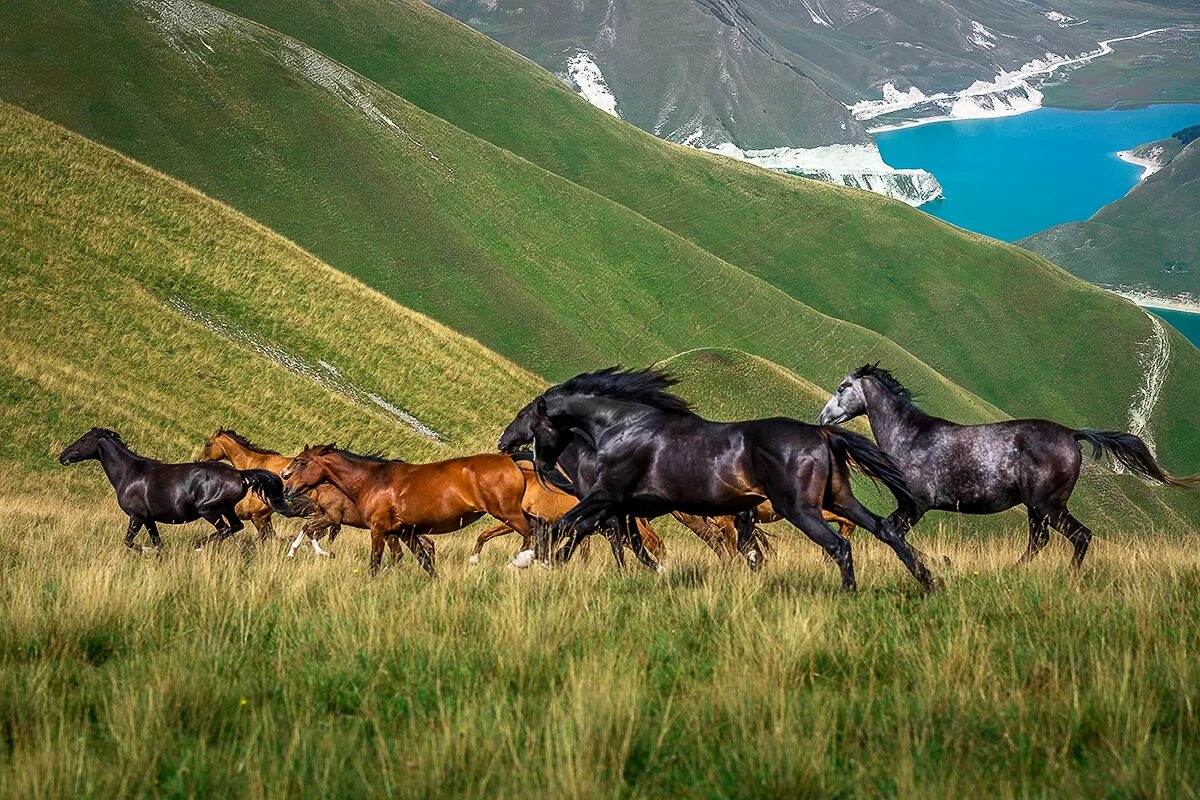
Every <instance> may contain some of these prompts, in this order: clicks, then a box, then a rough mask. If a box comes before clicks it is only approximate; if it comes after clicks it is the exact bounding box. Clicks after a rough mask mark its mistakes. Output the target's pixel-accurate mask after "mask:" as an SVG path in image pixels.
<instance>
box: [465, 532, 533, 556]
mask: <svg viewBox="0 0 1200 800" xmlns="http://www.w3.org/2000/svg"><path fill="white" fill-rule="evenodd" d="M512 532H513V529H512V528H510V527H509V526H508V524H507V523H504V522H498V523H496V524H495V525H493V526H492V527H490V528H488V529H487V530H486V531H484V532H483V533H481V534H479V536H477V537H476V538H475V549H474V550H472V551H471V556H470V558H468V559H467V563H468V564H470V565H471V566H472V567H474V566H476V565H477V564H479V554H480V553H482V552H483V546H484V545H485V544H487V543H488V542H490V541H491V540H492V539H496V538H499V537H501V536H507V535H508V534H510V533H512ZM526 543H528V540H527V542H526ZM522 549H526V548H525V547H522Z"/></svg>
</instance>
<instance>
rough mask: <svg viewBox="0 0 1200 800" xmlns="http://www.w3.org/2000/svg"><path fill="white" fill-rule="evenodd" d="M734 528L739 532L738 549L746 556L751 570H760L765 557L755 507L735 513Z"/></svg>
mask: <svg viewBox="0 0 1200 800" xmlns="http://www.w3.org/2000/svg"><path fill="white" fill-rule="evenodd" d="M733 528H734V530H735V531H736V532H737V551H738V552H739V553H741V554H743V555H744V556H745V557H746V563H747V564H748V565H749V566H750V571H751V572H758V571H759V570H760V569H761V568H762V565H763V558H762V550H761V548H760V547H759V542H758V536H757V535H756V533H755V516H754V509H750V510H748V511H741V512H739V513H737V514H735V515H734V517H733Z"/></svg>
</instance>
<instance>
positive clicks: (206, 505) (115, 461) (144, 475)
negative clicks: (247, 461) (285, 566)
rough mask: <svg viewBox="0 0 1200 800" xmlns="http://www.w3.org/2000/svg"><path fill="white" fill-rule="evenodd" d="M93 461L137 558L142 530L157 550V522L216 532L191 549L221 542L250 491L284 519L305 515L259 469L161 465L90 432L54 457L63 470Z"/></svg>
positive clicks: (236, 526) (301, 505)
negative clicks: (198, 523) (201, 525)
mask: <svg viewBox="0 0 1200 800" xmlns="http://www.w3.org/2000/svg"><path fill="white" fill-rule="evenodd" d="M87 460H96V461H99V462H100V466H101V467H102V468H103V469H104V474H105V475H106V476H107V477H108V482H109V483H111V484H112V487H113V489H115V490H116V492H117V505H119V506H120V507H121V510H122V511H124V512H125V513H126V514H128V515H129V528H128V530H127V531H126V532H125V546H126V547H128V548H129V549H130V550H134V551H136V552H139V553H144V552H147V550H146V548H145V547H143V546H141V545H139V544H136V543H135V542H134V539H135V538H136V537H137V534H138V531H139V530H141V529H142V528H145V529H146V532H147V533H148V534H149V535H150V544H151V545H152V546H153V548H154V550H153V552H156V553H157V552H158V551H160V550H161V549H162V537H160V536H159V533H158V523H160V522H161V523H164V524H170V525H177V524H180V523H184V522H194V521H195V520H198V519H203V520H206V521H207V522H209V523H211V524H212V526H213V527H214V528H215V529H216V530H214V531H213V532H212V533H211V534H209V535H207V536H201V537H200V538H199V539H197V540H196V542H195V545H196V549H197V550H201V549H203V547H204V545H206V544H207V543H208V542H210V541H212V540H213V539H216V540H217V541H218V542H222V541H224V540H225V539H228V538H229V537H230V536H232V535H233V534H235V533H237V532H238V531H240V530H241V529H242V527H243V526H242V521H241V520H240V519H238V515H237V511H236V506H237V504H238V503H239V502H241V500H242V499H243V498H244V497H245V496H246V494H247V493H248V492H251V491H252V492H254V493H255V494H256V495H258V496H259V497H260V498H261V499H262V500H263V502H265V503H267V504H269V505H270V507H271V508H272V510H274V511H275V512H277V513H279V514H283V515H284V516H287V517H296V516H300V515H302V514H304V513H308V512H309V511H310V509H308V507H307V503H306V502H305V501H303V500H302V499H299V498H289V497H287V496H286V495H285V493H284V487H283V481H282V480H280V478H279V476H278V475H276V474H275V473H273V472H269V471H267V470H263V469H247V470H239V469H236V468H234V467H232V466H229V465H227V464H218V463H214V462H206V463H192V464H166V463H163V462H162V461H158V460H157V459H153V458H148V457H146V456H142V455H138V454H137V453H135V452H133V450H131V449H129V446H128V445H126V444H125V442H123V441H122V440H121V437H120V435H119V434H117V432H116V431H111V430H108V429H106V428H92V429H91V430H90V431H88V432H87V433H85V434H84V435H83V436H81V437H79V438H78V439H76V440H75V441H74V442H72V443H71V444H69V445H68V446H67V447H66V449H64V450H63V451H62V454H61V455H59V457H58V461H59V463H60V464H62V465H63V466H66V465H68V464H74V463H76V462H78V461H87Z"/></svg>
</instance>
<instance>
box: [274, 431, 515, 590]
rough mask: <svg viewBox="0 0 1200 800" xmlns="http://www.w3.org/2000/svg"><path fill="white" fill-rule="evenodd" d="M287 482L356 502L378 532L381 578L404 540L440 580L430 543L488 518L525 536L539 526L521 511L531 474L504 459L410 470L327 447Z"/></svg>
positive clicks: (374, 546) (305, 456)
mask: <svg viewBox="0 0 1200 800" xmlns="http://www.w3.org/2000/svg"><path fill="white" fill-rule="evenodd" d="M280 476H281V477H282V478H283V479H284V481H285V483H286V484H287V486H288V487H289V488H290V489H291V490H292V491H295V492H306V491H309V490H311V489H315V488H316V487H317V486H320V485H322V484H332V485H333V486H335V487H337V488H338V489H339V490H341V492H342V493H343V494H345V495H346V496H347V497H349V498H350V500H351V501H353V502H354V504H355V505H356V506H357V507H358V510H359V513H360V514H361V515H362V518H363V520H364V521H365V522H366V523H367V527H368V528H369V530H370V531H371V574H372V575H374V574H377V573H378V572H379V565H380V563H381V561H382V560H383V547H384V543H385V542H386V543H387V544H389V546H391V547H392V549H393V551H395V552H398V551H399V548H398V546H397V540H399V541H402V542H403V543H404V544H405V546H407V547H408V549H409V550H411V551H412V552H413V554H414V555H415V556H416V557H417V560H418V561H419V562H420V563H421V566H422V567H424V569H425V571H426V572H428V573H429V575H430V577H435V578H436V577H437V570H436V569H435V567H434V563H433V553H432V552H431V550H430V548H427V547H426V546H424V545H423V544H422V541H421V537H422V536H425V535H429V534H438V533H450V532H453V531H457V530H461V529H462V528H465V527H466V526H467V525H470V524H471V523H472V522H474V521H475V520H477V519H479V518H480V517H482V516H483V515H484V514H491V515H492V516H493V517H495V518H496V519H498V520H500V521H501V522H504V523H506V524H507V525H509V526H510V527H511V528H513V529H514V530H515V531H517V533H519V534H521V535H522V536H528V535H529V531H530V526H531V524H532V520H531V519H530V518H529V517H527V516H526V515H525V513H524V511H523V510H522V508H521V500H522V497H523V496H524V493H525V478H524V475H523V474H522V473H521V470H520V469H518V468H517V465H516V464H514V463H513V460H512V459H511V458H509V457H508V456H504V455H498V454H492V453H487V454H483V455H476V456H466V457H465V458H453V459H450V460H448V461H439V462H435V463H432V464H410V463H408V462H405V461H394V460H388V459H384V458H378V457H375V456H362V455H356V454H354V453H350V452H347V451H345V450H340V449H338V448H337V447H336V446H335V445H332V444H327V445H317V446H315V447H313V446H309V447H305V448H304V450H302V451H301V452H300V454H299V455H297V456H296V457H295V458H293V459H292V461H291V463H290V464H288V465H287V466H286V467H284V468H283V470H282V471H281V472H280Z"/></svg>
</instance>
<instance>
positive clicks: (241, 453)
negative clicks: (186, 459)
mask: <svg viewBox="0 0 1200 800" xmlns="http://www.w3.org/2000/svg"><path fill="white" fill-rule="evenodd" d="M197 460H199V461H221V460H225V461H228V462H229V463H230V464H233V466H235V467H237V468H238V469H265V470H269V471H270V472H274V473H275V474H279V472H280V471H281V470H282V469H283V468H284V467H286V466H287V465H288V464H289V463H291V461H292V457H291V456H285V455H281V454H280V453H279V451H277V450H268V449H267V448H265V447H259V446H258V445H255V444H253V443H251V442H250V440H249V439H247V438H246V437H245V436H242V435H241V434H239V433H238V432H237V431H233V430H229V429H223V430H219V431H217V432H216V433H214V434H213V435H212V436H210V437H208V439H207V440H206V441H205V442H204V446H203V447H201V448H200V455H199V456H198V457H197ZM308 497H309V499H310V500H311V501H312V503H313V505H314V507H315V508H316V512H317V515H316V516H315V517H313V518H312V519H310V520H307V521H306V522H305V523H304V526H303V527H302V528H301V529H300V533H299V534H298V535H297V536H296V538H295V539H294V540H293V541H292V545H291V547H289V548H288V552H287V557H288V558H295V556H296V549H297V548H299V547H300V545H302V544H303V543H304V541H305V539H307V540H308V541H309V542H310V543H311V544H312V547H313V552H314V553H316V554H317V555H319V556H322V557H323V558H333V557H334V555H335V554H334V553H332V552H330V551H328V550H325V549H323V548H322V547H321V544H320V542H321V539H322V538H324V537H325V535H326V534H328V536H329V543H330V544H331V545H332V544H333V541H334V539H336V538H337V536H338V534H339V533H340V532H341V530H342V526H343V525H348V526H350V527H351V528H364V529H365V528H366V527H367V524H366V523H365V522H363V519H362V515H361V514H359V513H358V507H357V506H355V505H354V503H353V502H351V500H350V498H349V497H346V495H344V494H342V493H341V492H340V491H339V490H338V489H337V487H335V486H332V485H330V484H322V485H321V486H318V487H317V488H316V489H314V490H313V491H311V492H309V495H308ZM272 513H273V509H272V508H271V507H270V506H269V505H267V504H266V503H264V502H262V501H261V500H259V499H258V498H257V497H255V496H254V495H246V498H245V499H244V500H242V502H240V503H238V505H237V515H238V518H239V519H248V520H250V521H251V522H253V523H254V527H255V528H257V529H258V538H259V541H262V540H265V539H268V538H274V537H275V530H274V527H273V526H272V524H271V514H272ZM424 544H425V545H426V546H428V547H433V542H431V541H428V540H426V541H425V542H424ZM394 552H395V554H396V555H397V556H400V555H402V553H403V551H402V550H400V549H399V548H397V549H395V550H394Z"/></svg>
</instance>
